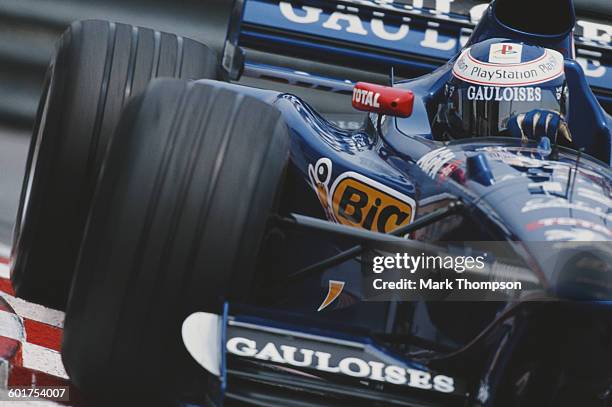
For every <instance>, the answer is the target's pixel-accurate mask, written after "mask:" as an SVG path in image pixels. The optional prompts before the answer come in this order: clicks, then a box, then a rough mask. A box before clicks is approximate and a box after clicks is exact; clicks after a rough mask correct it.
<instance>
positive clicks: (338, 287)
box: [317, 280, 344, 311]
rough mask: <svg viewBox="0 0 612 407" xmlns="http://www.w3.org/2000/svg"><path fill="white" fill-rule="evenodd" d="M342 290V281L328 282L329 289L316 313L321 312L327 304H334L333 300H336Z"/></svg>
mask: <svg viewBox="0 0 612 407" xmlns="http://www.w3.org/2000/svg"><path fill="white" fill-rule="evenodd" d="M343 288H344V281H336V280H329V289H328V291H327V296H326V297H325V299H324V300H323V303H322V304H321V306H320V307H319V309H318V310H317V311H321V310H323V309H325V308H326V307H327V306H328V305H329V304H331V303H332V302H334V300H335V299H336V298H338V296H339V295H340V293H341V292H342V289H343Z"/></svg>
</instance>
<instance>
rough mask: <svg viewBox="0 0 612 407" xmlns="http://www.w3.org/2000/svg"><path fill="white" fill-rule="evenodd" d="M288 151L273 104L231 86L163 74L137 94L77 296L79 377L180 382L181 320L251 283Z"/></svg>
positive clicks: (144, 384) (103, 190)
mask: <svg viewBox="0 0 612 407" xmlns="http://www.w3.org/2000/svg"><path fill="white" fill-rule="evenodd" d="M288 150H289V140H288V133H287V128H286V125H285V123H284V122H283V120H282V118H281V115H280V112H279V111H278V110H277V109H275V108H274V107H273V106H271V105H269V104H266V103H264V102H262V101H259V100H257V99H255V98H253V97H250V96H245V95H242V94H240V93H239V92H238V91H235V90H232V89H231V88H227V87H224V86H222V85H218V84H203V83H193V82H192V83H187V82H184V81H178V80H156V81H154V82H152V84H151V85H150V86H149V88H148V89H147V91H146V92H145V93H144V94H143V95H141V96H139V97H137V98H136V99H134V100H133V101H132V102H131V103H130V104H129V105H128V107H127V109H126V110H125V112H124V114H123V117H122V119H121V122H120V124H119V127H118V130H117V134H116V138H115V142H114V143H113V145H112V148H111V151H110V153H109V156H108V158H107V161H106V163H105V169H104V170H103V174H102V177H101V180H100V187H99V190H98V191H97V193H96V196H95V197H94V202H93V206H92V210H91V214H90V218H89V223H88V229H87V233H86V236H85V239H84V242H83V246H82V249H81V254H80V260H79V262H78V264H77V267H76V275H75V279H74V282H73V287H72V291H71V296H70V299H69V303H68V307H67V314H66V321H65V329H64V343H63V349H62V356H63V361H64V364H65V366H66V370H67V371H68V373H69V374H70V377H71V379H72V380H73V382H74V383H75V384H76V385H77V386H78V387H80V388H81V389H82V390H84V391H85V392H88V393H99V392H103V391H104V389H108V388H113V389H117V391H120V389H124V390H126V391H128V389H126V386H129V391H130V392H133V391H134V389H148V391H153V392H155V391H158V389H163V391H164V392H165V391H167V390H168V389H172V388H173V387H176V385H178V384H180V383H177V382H180V378H181V377H182V373H184V372H185V371H186V370H187V368H186V364H187V363H189V360H191V358H190V356H189V355H188V354H187V352H186V350H185V348H184V346H183V344H182V340H181V324H182V321H183V320H184V319H185V318H186V317H187V316H188V315H190V314H191V313H192V312H194V311H198V310H208V311H213V312H214V311H217V312H218V311H219V310H220V306H221V304H222V302H223V301H224V300H226V299H244V298H245V297H246V296H248V294H249V291H250V286H251V282H252V279H253V272H254V268H255V266H254V265H255V263H256V260H257V256H258V252H259V248H260V243H261V241H262V239H263V236H264V232H265V230H266V224H267V221H268V218H269V215H270V214H271V212H273V207H274V205H275V201H276V199H275V198H276V196H277V193H278V191H279V190H280V185H281V179H282V174H283V172H284V168H285V166H286V163H287V160H288ZM192 363H193V361H192ZM156 386H158V387H156Z"/></svg>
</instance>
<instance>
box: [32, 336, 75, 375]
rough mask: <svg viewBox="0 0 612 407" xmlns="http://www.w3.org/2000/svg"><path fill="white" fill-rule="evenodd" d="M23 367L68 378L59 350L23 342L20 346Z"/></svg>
mask: <svg viewBox="0 0 612 407" xmlns="http://www.w3.org/2000/svg"><path fill="white" fill-rule="evenodd" d="M22 355H23V367H26V368H28V369H32V370H38V371H39V372H45V373H47V374H50V375H52V376H56V377H62V378H64V379H67V378H68V374H66V370H65V369H64V364H63V363H62V358H61V355H60V353H59V352H56V351H54V350H51V349H47V348H43V347H42V346H39V345H35V344H33V343H29V342H25V343H24V344H23V348H22Z"/></svg>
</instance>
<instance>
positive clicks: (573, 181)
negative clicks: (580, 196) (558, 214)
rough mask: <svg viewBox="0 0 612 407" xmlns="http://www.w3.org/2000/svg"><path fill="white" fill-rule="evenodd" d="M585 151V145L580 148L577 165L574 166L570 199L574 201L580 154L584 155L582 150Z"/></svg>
mask: <svg viewBox="0 0 612 407" xmlns="http://www.w3.org/2000/svg"><path fill="white" fill-rule="evenodd" d="M583 151H584V147H583V148H581V149H580V150H578V157H576V166H575V167H574V179H573V180H572V189H571V190H570V197H569V201H570V203H571V202H572V199H573V197H574V187H575V186H576V178H577V177H578V164H579V163H580V156H582V152H583Z"/></svg>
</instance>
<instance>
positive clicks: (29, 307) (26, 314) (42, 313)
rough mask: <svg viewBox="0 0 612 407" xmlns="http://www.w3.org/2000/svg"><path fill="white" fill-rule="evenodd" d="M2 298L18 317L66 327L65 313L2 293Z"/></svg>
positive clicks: (0, 293)
mask: <svg viewBox="0 0 612 407" xmlns="http://www.w3.org/2000/svg"><path fill="white" fill-rule="evenodd" d="M0 297H2V298H4V300H5V301H6V302H8V304H9V305H10V306H11V308H13V309H14V310H15V312H16V313H17V315H19V316H21V317H22V318H27V319H31V320H34V321H37V322H42V323H43V324H47V325H52V326H55V327H58V328H62V327H63V326H64V313H63V312H62V311H57V310H54V309H51V308H47V307H43V306H42V305H38V304H31V303H29V302H27V301H25V300H22V299H21V298H15V297H13V296H12V295H9V294H7V293H4V292H2V291H0Z"/></svg>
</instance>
